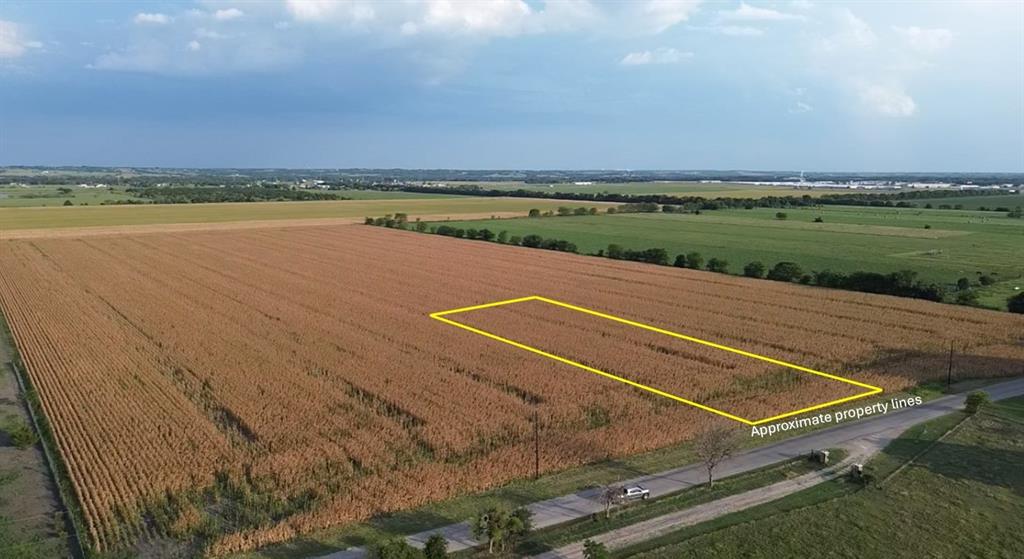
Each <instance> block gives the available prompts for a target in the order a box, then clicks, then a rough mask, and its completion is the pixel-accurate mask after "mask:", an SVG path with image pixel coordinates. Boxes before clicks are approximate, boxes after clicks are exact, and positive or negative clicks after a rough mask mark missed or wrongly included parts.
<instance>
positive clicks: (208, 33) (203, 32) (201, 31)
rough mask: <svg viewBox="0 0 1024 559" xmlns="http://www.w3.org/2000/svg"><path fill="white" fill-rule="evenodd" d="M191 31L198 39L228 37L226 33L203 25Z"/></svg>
mask: <svg viewBox="0 0 1024 559" xmlns="http://www.w3.org/2000/svg"><path fill="white" fill-rule="evenodd" d="M192 33H193V34H194V35H195V36H196V37H199V38H200V39H227V38H228V36H227V35H225V34H223V33H221V32H219V31H213V30H211V29H206V28H205V27H200V28H198V29H196V30H195V31H193V32H192Z"/></svg>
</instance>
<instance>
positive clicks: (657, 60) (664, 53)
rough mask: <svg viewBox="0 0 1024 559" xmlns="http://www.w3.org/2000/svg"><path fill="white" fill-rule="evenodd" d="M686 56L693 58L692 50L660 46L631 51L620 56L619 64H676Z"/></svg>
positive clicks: (686, 57)
mask: <svg viewBox="0 0 1024 559" xmlns="http://www.w3.org/2000/svg"><path fill="white" fill-rule="evenodd" d="M688 58H693V53H692V52H685V51H680V50H677V49H673V48H660V49H655V50H653V51H651V50H644V51H638V52H631V53H629V54H627V55H626V56H624V57H622V60H620V61H619V64H622V65H623V66H644V65H647V64H678V63H680V62H683V61H684V60H686V59H688Z"/></svg>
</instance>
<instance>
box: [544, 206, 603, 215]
mask: <svg viewBox="0 0 1024 559" xmlns="http://www.w3.org/2000/svg"><path fill="white" fill-rule="evenodd" d="M556 211H557V213H556ZM556 211H551V210H548V211H545V212H541V211H540V210H538V209H537V208H533V209H532V210H530V212H529V214H527V215H528V217H552V216H555V215H558V216H567V215H597V208H584V207H582V206H581V207H578V208H570V207H568V206H559V207H558V210H556Z"/></svg>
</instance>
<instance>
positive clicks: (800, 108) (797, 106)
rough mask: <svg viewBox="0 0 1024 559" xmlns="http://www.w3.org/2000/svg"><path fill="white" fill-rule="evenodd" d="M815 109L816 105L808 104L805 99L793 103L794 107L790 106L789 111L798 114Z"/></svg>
mask: <svg viewBox="0 0 1024 559" xmlns="http://www.w3.org/2000/svg"><path fill="white" fill-rule="evenodd" d="M813 110H814V107H812V106H810V105H808V104H807V103H804V102H803V101H797V102H796V103H794V104H793V106H792V107H790V108H789V113H790V114H794V115H798V114H802V113H809V112H811V111H813Z"/></svg>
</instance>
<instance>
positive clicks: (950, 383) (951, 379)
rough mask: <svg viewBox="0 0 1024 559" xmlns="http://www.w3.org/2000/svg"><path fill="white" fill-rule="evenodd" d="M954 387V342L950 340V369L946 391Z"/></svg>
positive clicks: (947, 375) (947, 372)
mask: <svg viewBox="0 0 1024 559" xmlns="http://www.w3.org/2000/svg"><path fill="white" fill-rule="evenodd" d="M952 386H953V340H949V368H948V369H947V370H946V391H947V392H948V391H949V389H950V387H952Z"/></svg>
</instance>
